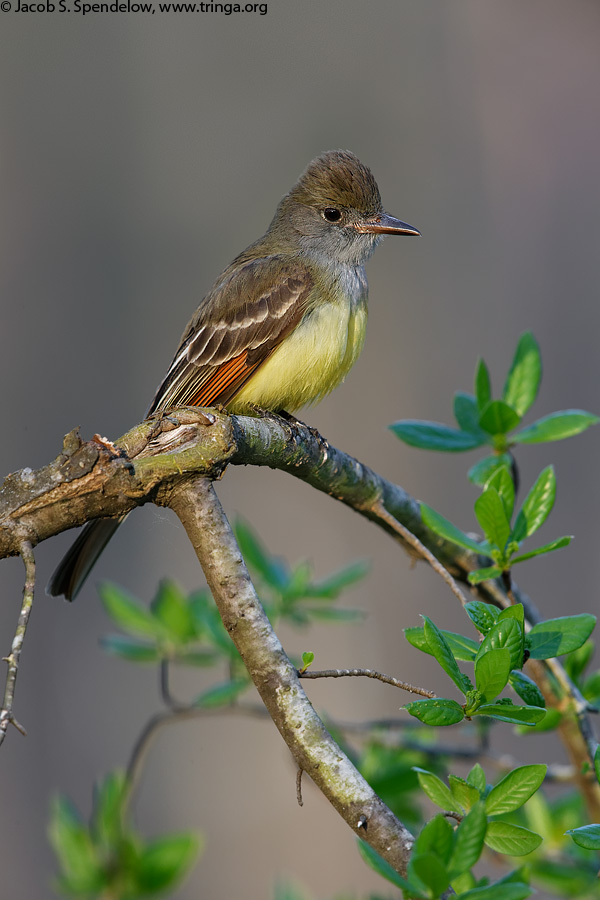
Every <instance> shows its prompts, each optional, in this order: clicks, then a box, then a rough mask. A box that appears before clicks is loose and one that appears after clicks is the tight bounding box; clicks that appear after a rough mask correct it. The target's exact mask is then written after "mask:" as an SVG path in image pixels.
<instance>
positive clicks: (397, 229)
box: [354, 212, 421, 234]
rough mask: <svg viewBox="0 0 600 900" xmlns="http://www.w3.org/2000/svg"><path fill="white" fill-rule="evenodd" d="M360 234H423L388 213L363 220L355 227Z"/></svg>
mask: <svg viewBox="0 0 600 900" xmlns="http://www.w3.org/2000/svg"><path fill="white" fill-rule="evenodd" d="M354 227H355V228H356V230H357V231H358V232H360V234H421V232H420V231H417V229H416V228H413V227H412V225H407V224H406V222H401V221H400V219H395V218H394V217H393V216H388V214H387V213H384V212H382V213H377V215H376V216H371V217H370V218H369V219H363V220H362V222H357V224H356V225H355V226H354Z"/></svg>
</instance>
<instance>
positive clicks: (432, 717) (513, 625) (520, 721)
mask: <svg viewBox="0 0 600 900" xmlns="http://www.w3.org/2000/svg"><path fill="white" fill-rule="evenodd" d="M465 610H466V612H467V614H468V616H469V618H470V619H471V621H472V622H473V624H474V625H475V628H476V629H477V630H478V631H479V632H480V634H481V635H482V637H483V640H482V641H481V643H478V642H477V641H475V640H473V639H472V638H469V637H467V636H466V635H463V634H456V633H454V632H450V631H442V630H441V629H439V628H438V627H437V626H436V625H435V624H434V623H433V622H432V621H431V620H430V619H429V618H428V617H427V616H424V617H423V618H424V622H425V625H424V626H422V627H417V628H407V629H405V635H406V638H407V640H408V641H409V643H411V644H412V645H413V647H416V648H417V649H418V650H421V651H422V652H424V653H429V654H430V655H431V656H433V657H434V658H435V659H436V660H437V662H438V663H439V665H440V666H441V667H442V669H443V670H444V671H445V672H446V674H447V675H448V676H449V677H450V678H451V679H452V681H453V682H454V684H455V685H456V687H457V688H458V689H459V691H460V692H461V693H462V694H463V695H464V697H465V702H464V703H462V704H460V703H458V702H457V701H456V700H451V699H446V698H440V697H436V698H434V699H431V700H416V701H413V702H412V703H407V704H406V706H405V707H404V708H405V709H406V710H408V712H409V713H410V714H411V715H412V716H415V718H417V719H419V721H421V722H423V723H425V724H427V725H435V726H438V725H455V724H456V723H458V722H461V721H462V720H463V719H465V718H469V719H470V718H472V717H474V716H489V717H490V718H492V719H498V720H500V721H502V722H510V723H512V724H516V725H528V726H534V725H538V724H539V723H540V722H541V721H542V720H543V719H544V717H545V715H546V710H545V709H544V706H545V703H544V698H543V696H542V693H541V691H540V689H539V688H538V687H537V685H536V684H535V682H534V681H532V680H531V679H530V678H529V677H528V676H527V675H525V674H524V673H523V672H522V671H521V669H522V667H523V664H524V662H525V661H526V659H527V658H533V659H550V658H552V657H555V656H560V655H562V654H564V653H570V652H572V651H574V650H577V649H578V648H580V647H581V646H583V644H585V642H586V641H587V639H588V638H589V636H590V634H591V632H592V630H593V628H594V625H595V622H596V617H595V616H592V615H589V614H582V615H578V616H563V617H560V618H557V619H548V620H547V621H545V622H540V623H539V624H538V625H534V626H533V628H532V629H531V630H530V631H529V633H527V634H526V633H525V621H524V611H523V606H522V604H520V603H517V604H515V605H513V606H509V607H508V608H507V609H503V610H499V609H498V608H497V607H495V606H492V605H491V604H489V603H483V602H482V601H480V600H473V601H471V602H470V603H467V604H466V606H465ZM458 660H461V661H468V662H472V663H473V664H474V678H475V683H474V684H473V682H472V681H471V679H470V678H469V677H468V676H467V675H465V674H464V673H463V672H462V671H461V670H460V668H459V665H458ZM507 685H510V687H512V688H513V690H514V691H515V693H516V694H517V695H518V696H519V697H520V698H521V699H522V700H524V701H525V705H520V704H514V703H513V702H512V700H510V699H509V698H508V697H502V698H500V699H498V695H499V694H500V693H501V692H502V691H503V690H504V688H505V687H506V686H507Z"/></svg>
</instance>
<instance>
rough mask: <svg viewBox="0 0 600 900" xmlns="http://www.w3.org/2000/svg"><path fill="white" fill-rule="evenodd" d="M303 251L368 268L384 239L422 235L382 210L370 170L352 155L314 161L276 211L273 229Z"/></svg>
mask: <svg viewBox="0 0 600 900" xmlns="http://www.w3.org/2000/svg"><path fill="white" fill-rule="evenodd" d="M274 227H275V228H283V229H285V231H286V232H287V233H288V236H291V237H292V239H294V240H295V241H296V242H297V244H298V245H299V246H300V248H301V249H303V250H305V251H306V252H309V253H311V254H317V255H319V256H324V257H326V258H329V259H334V260H337V261H339V262H342V263H348V264H352V265H361V264H362V263H364V262H365V261H366V260H367V259H368V258H369V256H370V255H371V253H372V252H373V250H374V249H375V247H376V246H377V244H378V243H379V241H380V240H381V239H382V237H383V235H386V234H419V232H418V231H417V230H416V228H413V227H412V226H410V225H407V224H406V223H405V222H401V221H400V220H399V219H395V218H394V217H393V216H390V215H388V214H387V213H386V212H384V210H383V206H382V203H381V196H380V194H379V188H378V187H377V182H376V181H375V179H374V178H373V175H372V173H371V170H370V169H368V168H367V166H365V165H363V163H361V161H360V160H359V159H358V158H357V157H356V156H355V155H354V154H353V153H350V152H349V151H348V150H330V151H328V152H327V153H323V154H321V156H318V157H317V158H316V159H313V161H312V162H311V163H309V165H308V166H307V168H306V169H305V171H304V172H303V173H302V175H301V176H300V178H299V179H298V181H297V182H296V184H295V185H294V187H293V188H292V189H291V191H290V192H289V193H288V194H286V196H285V197H284V198H283V200H282V201H281V203H280V204H279V206H278V208H277V213H276V215H275V218H274V220H273V223H272V225H271V229H273V228H274Z"/></svg>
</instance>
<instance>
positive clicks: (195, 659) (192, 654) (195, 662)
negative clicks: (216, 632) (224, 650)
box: [173, 647, 221, 667]
mask: <svg viewBox="0 0 600 900" xmlns="http://www.w3.org/2000/svg"><path fill="white" fill-rule="evenodd" d="M220 658H221V653H220V652H218V651H215V650H203V649H197V650H196V649H194V648H193V647H185V648H183V649H180V650H178V651H177V654H176V655H175V656H174V657H173V659H174V662H177V663H180V664H181V665H182V666H199V667H204V666H214V665H215V663H216V662H218V661H219V659H220Z"/></svg>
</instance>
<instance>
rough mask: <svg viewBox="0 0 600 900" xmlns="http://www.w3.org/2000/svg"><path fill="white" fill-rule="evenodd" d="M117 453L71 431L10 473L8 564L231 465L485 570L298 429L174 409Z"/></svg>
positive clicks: (587, 736)
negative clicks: (44, 462)
mask: <svg viewBox="0 0 600 900" xmlns="http://www.w3.org/2000/svg"><path fill="white" fill-rule="evenodd" d="M116 448H117V449H116ZM116 448H114V447H113V445H112V444H110V442H107V441H106V440H104V439H96V440H93V441H89V442H87V443H83V442H82V441H81V439H80V438H79V435H78V433H77V432H76V431H75V432H71V434H69V435H67V437H66V438H65V443H64V446H63V451H62V453H61V454H60V455H59V456H58V457H57V459H56V460H54V462H53V463H51V464H50V465H48V466H46V467H45V468H43V469H40V470H38V471H37V472H32V471H31V470H30V469H23V470H21V471H20V472H17V473H15V474H14V475H9V476H8V477H7V478H6V480H5V482H4V484H3V485H2V487H1V488H0V558H3V557H5V556H11V555H17V554H19V553H20V552H21V548H22V547H23V545H24V544H23V542H24V541H25V542H28V543H29V544H30V545H31V547H33V546H35V545H36V544H37V543H39V542H40V541H42V540H45V539H46V538H48V537H50V536H52V535H54V534H58V533H60V532H61V531H64V530H66V529H67V528H73V527H75V526H77V525H82V524H83V523H84V522H86V521H88V520H89V519H91V518H97V517H99V516H122V515H124V514H126V513H127V512H129V511H130V510H132V509H133V508H135V507H136V506H139V505H142V504H144V503H147V502H153V503H157V504H159V505H165V506H167V505H170V498H171V496H173V495H174V492H176V489H177V488H178V487H185V486H186V484H187V485H188V486H189V483H190V481H191V480H192V479H194V478H195V477H196V476H198V475H206V476H208V477H210V478H218V477H220V475H221V474H222V472H223V470H224V469H225V468H226V466H227V465H228V464H229V463H232V464H235V465H248V464H253V465H262V466H265V465H266V466H270V467H271V468H278V469H282V470H284V471H287V472H289V473H290V474H293V475H295V476H296V477H299V478H301V479H302V480H303V481H306V482H307V483H308V484H310V485H312V486H313V487H315V488H317V489H318V490H321V491H324V492H325V493H327V494H329V495H330V496H332V497H334V498H335V499H337V500H340V501H341V502H343V503H345V504H346V505H347V506H349V507H351V508H352V509H354V510H355V511H356V512H358V513H360V514H361V515H363V516H366V517H367V518H368V519H370V520H371V521H373V522H375V523H376V524H378V525H379V526H380V527H382V528H383V529H384V530H385V531H387V532H388V534H391V535H392V536H393V537H394V538H395V539H396V540H397V541H399V542H400V543H401V545H402V546H403V547H404V549H405V550H407V552H408V553H409V554H410V555H411V556H413V557H414V558H421V557H422V556H423V555H425V556H426V555H427V554H423V553H422V551H421V549H420V547H419V545H418V544H416V543H415V541H409V540H408V537H407V533H408V534H411V535H413V536H414V537H415V538H416V539H418V541H419V542H420V544H422V545H423V546H424V547H425V548H426V549H427V550H428V551H430V552H431V553H432V554H433V556H434V557H435V559H437V560H438V561H439V562H440V563H441V564H442V566H443V567H444V568H445V569H447V570H448V572H449V573H451V575H452V576H453V577H454V578H456V579H457V580H459V581H461V582H464V583H466V579H467V575H468V573H469V572H470V571H472V570H473V569H476V568H479V567H480V566H481V565H482V562H483V560H482V557H479V556H478V555H477V554H474V553H471V552H469V551H466V550H463V549H462V548H460V547H457V546H456V545H454V544H452V543H450V542H449V541H445V540H443V539H442V538H440V537H439V536H438V535H436V534H434V533H433V532H431V531H430V530H429V529H428V528H427V527H426V526H425V525H424V523H423V522H422V520H421V516H420V512H419V505H418V503H417V501H416V500H414V499H413V498H412V497H410V496H409V495H408V494H407V493H406V492H405V491H404V490H402V488H400V487H398V486H397V485H394V484H392V483H390V482H389V481H386V480H385V479H384V478H382V477H381V476H379V475H377V473H375V472H373V471H372V470H371V469H369V468H368V467H367V466H365V465H363V464H362V463H360V462H359V461H358V460H356V459H353V458H352V457H350V456H347V455H346V454H344V453H342V452H341V451H340V450H337V449H336V448H335V447H332V446H331V445H330V444H328V443H327V441H326V440H324V439H323V438H322V437H321V436H320V435H319V434H317V433H316V432H314V431H313V430H311V429H309V428H307V427H306V426H304V425H302V424H301V423H298V422H294V423H290V422H286V421H284V420H282V419H280V418H279V417H276V416H265V417H261V418H258V417H256V418H253V417H247V416H238V417H236V416H231V417H229V416H227V415H224V414H222V413H218V412H213V411H211V412H201V411H200V410H196V409H182V410H173V411H172V412H171V413H170V414H169V416H168V417H163V418H157V419H151V420H148V421H146V422H143V423H142V424H141V425H138V426H136V427H135V428H134V429H132V430H131V431H130V432H128V433H127V434H126V435H124V436H123V437H122V438H121V439H119V440H118V441H116ZM398 525H400V527H398ZM406 530H407V531H406ZM429 562H430V563H431V559H429ZM483 564H485V563H483ZM453 589H454V587H453ZM469 589H470V590H471V592H472V593H473V594H474V595H475V596H478V597H480V598H481V599H483V600H486V601H487V602H490V603H494V604H495V605H497V606H500V607H505V606H507V605H509V604H510V599H509V598H508V597H507V596H506V592H505V590H504V589H503V586H502V585H501V583H500V582H499V581H498V580H496V581H489V582H483V583H482V584H479V585H477V587H476V588H473V587H470V586H469ZM459 594H460V591H459ZM513 594H514V598H515V600H516V601H517V602H522V603H523V605H524V607H525V611H526V615H527V617H528V619H529V620H530V621H532V622H535V621H537V620H539V614H538V613H537V610H536V609H535V607H533V604H532V603H531V601H530V600H529V598H528V597H527V596H526V595H525V594H523V593H522V592H520V591H519V589H518V587H517V586H516V585H513ZM540 670H541V671H542V672H548V671H549V670H550V671H551V672H552V674H553V676H554V677H553V678H552V679H551V678H549V677H545V678H542V683H541V687H542V690H543V691H544V694H545V696H546V698H547V702H548V703H549V704H551V705H554V706H559V707H560V708H561V710H562V711H563V712H567V713H569V711H570V714H571V718H570V719H568V721H567V722H566V724H565V725H564V727H563V729H562V731H561V735H562V737H563V740H564V741H565V743H566V744H567V749H568V752H569V755H570V757H571V759H572V761H573V762H574V764H575V765H576V766H577V769H578V772H579V773H580V775H579V782H580V785H579V786H580V788H581V790H582V792H583V794H584V796H585V797H586V801H587V805H588V809H589V810H590V813H591V815H592V817H593V818H594V819H596V820H597V819H598V818H600V790H599V788H598V785H597V784H596V783H595V781H594V779H593V777H592V774H591V771H592V770H590V772H589V773H587V774H586V773H584V772H583V771H582V768H581V763H582V762H584V761H588V762H589V761H591V760H592V759H593V753H594V751H595V748H596V747H597V742H596V739H595V737H594V733H593V729H592V727H591V722H590V720H589V715H588V713H587V709H586V705H585V701H584V700H583V698H582V697H581V695H580V693H579V691H578V690H577V688H576V687H575V686H574V685H573V684H572V682H571V681H570V679H569V678H568V677H567V675H566V673H565V671H564V669H563V667H562V666H561V664H560V663H559V662H558V661H557V660H549V661H548V662H547V663H546V664H543V665H541V666H540Z"/></svg>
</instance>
